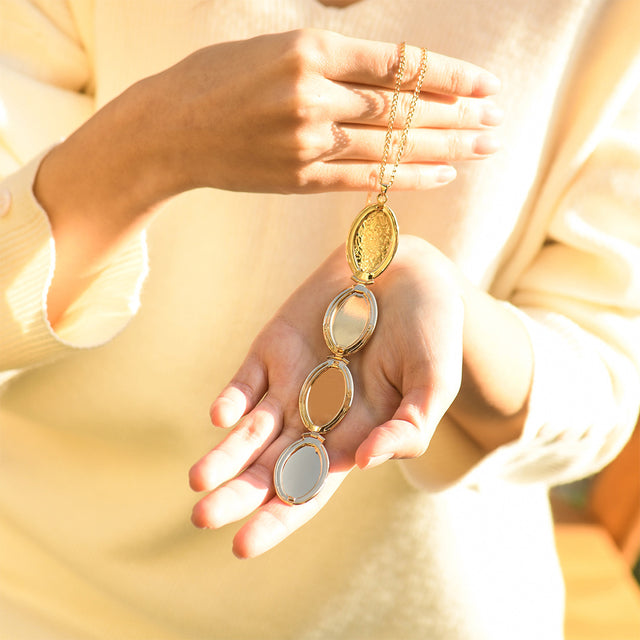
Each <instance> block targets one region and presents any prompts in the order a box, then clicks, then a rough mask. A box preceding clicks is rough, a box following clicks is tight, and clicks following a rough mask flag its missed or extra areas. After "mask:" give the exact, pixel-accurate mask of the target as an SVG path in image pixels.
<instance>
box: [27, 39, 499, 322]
mask: <svg viewBox="0 0 640 640" xmlns="http://www.w3.org/2000/svg"><path fill="white" fill-rule="evenodd" d="M265 60H268V61H269V63H268V64H265ZM419 60H420V51H419V49H417V48H416V47H408V49H407V70H406V72H405V78H406V87H407V88H412V86H413V84H415V80H416V77H417V73H418V67H419ZM397 64H398V47H397V45H393V44H388V43H380V42H370V41H366V40H357V39H353V38H347V37H344V36H340V35H338V34H335V33H330V32H324V31H314V30H301V31H293V32H288V33H282V34H273V35H266V36H260V37H257V38H253V39H250V40H246V41H239V42H228V43H222V44H216V45H213V46H211V47H207V48H204V49H200V50H198V51H196V52H194V53H193V54H192V55H190V56H189V57H187V58H186V59H184V60H182V61H181V62H179V63H178V64H176V65H175V66H173V67H171V68H169V69H167V70H166V71H164V72H162V73H159V74H157V75H155V76H152V77H149V78H145V79H143V80H141V81H139V82H137V83H136V84H135V85H133V86H132V87H131V88H129V89H128V90H126V91H125V92H123V93H122V94H121V95H119V96H118V97H116V98H115V99H114V100H113V101H112V102H110V103H109V104H107V105H106V106H105V107H104V108H102V109H101V110H100V111H98V112H97V113H96V114H95V115H94V116H93V117H92V118H91V119H90V120H88V121H87V122H86V123H85V124H84V125H83V126H82V127H80V129H78V130H77V131H76V132H75V133H73V134H72V135H71V136H70V137H69V138H67V139H66V140H65V141H64V142H63V143H62V144H60V145H58V146H56V147H55V148H54V149H53V150H52V151H51V152H50V153H49V154H48V155H47V156H46V157H45V158H44V160H43V162H42V164H41V167H40V171H39V173H38V175H37V177H36V181H35V185H34V191H35V194H36V197H37V198H38V200H39V201H40V202H41V203H42V205H43V207H44V208H45V210H46V211H47V213H48V215H49V218H50V220H51V227H52V230H53V235H54V239H55V243H56V270H55V274H54V279H53V282H52V285H51V288H50V290H49V294H48V316H49V321H50V322H51V324H52V325H53V326H54V327H55V325H56V323H57V322H58V321H59V319H60V318H61V316H62V315H63V314H64V311H65V309H66V308H67V307H68V306H69V305H70V304H71V302H73V300H74V299H75V298H77V296H78V295H79V294H80V293H81V292H82V291H83V290H84V289H85V288H86V287H87V286H89V285H90V284H91V282H92V281H93V279H94V278H95V277H96V275H97V274H98V273H99V272H100V270H101V269H102V268H104V266H105V264H107V263H108V261H109V259H110V257H111V256H112V255H113V253H114V251H116V250H117V249H118V247H119V246H121V244H122V243H123V242H124V241H125V240H126V239H127V238H128V237H130V236H131V234H133V233H135V232H137V231H138V230H139V229H140V228H141V227H143V226H145V225H147V224H148V223H149V221H150V219H151V217H152V216H153V214H154V212H155V211H156V210H157V208H158V205H160V204H161V203H162V202H163V201H164V200H166V199H167V198H170V197H171V196H174V195H176V194H178V193H181V192H183V191H187V190H189V189H193V188H196V187H213V188H217V189H230V190H237V191H254V192H265V193H266V192H278V193H313V192H320V191H340V190H362V191H367V190H371V189H373V188H375V184H376V179H377V171H378V163H379V161H380V160H379V159H380V153H381V149H382V146H383V141H384V135H385V131H386V125H387V121H388V108H389V105H390V103H391V98H392V96H393V86H394V78H395V71H396V69H397ZM498 87H499V83H498V81H497V79H496V78H495V77H494V76H492V75H491V74H489V73H487V72H486V71H484V70H482V69H480V68H478V67H476V66H474V65H471V64H468V63H464V62H462V61H459V60H455V59H451V58H447V57H445V56H439V55H438V54H436V53H432V54H430V55H429V71H428V73H427V77H426V79H425V82H424V84H423V93H422V95H421V100H420V103H419V105H418V108H417V110H416V114H415V117H414V121H413V128H414V131H413V132H412V136H411V138H410V141H409V145H408V148H407V150H406V152H405V155H404V158H403V163H402V165H401V166H400V168H399V170H398V174H397V177H396V180H395V183H394V189H396V190H399V189H429V188H433V187H436V186H440V185H442V184H446V183H447V182H450V181H451V180H452V179H453V178H454V177H455V171H454V170H453V168H452V167H450V166H449V164H448V163H450V162H453V161H462V160H470V159H479V158H483V157H486V156H487V155H489V154H491V153H493V152H494V151H495V150H496V149H497V148H498V146H499V144H498V142H497V139H496V138H495V136H493V134H492V133H491V131H490V127H491V126H492V125H495V124H498V123H499V121H500V120H501V114H500V112H499V110H498V109H496V107H495V106H494V105H492V104H491V103H490V102H488V101H487V100H483V99H482V98H484V97H485V96H487V95H489V94H492V93H495V92H496V91H497V90H498ZM408 98H409V95H408V92H407V95H403V100H401V104H400V111H401V112H404V111H406V109H405V108H404V107H406V103H407V101H408ZM396 125H397V126H398V127H402V125H403V121H402V117H399V118H398V120H397V122H396ZM398 133H399V132H398ZM69 176H73V177H74V179H73V180H70V179H69ZM79 177H81V178H82V179H79Z"/></svg>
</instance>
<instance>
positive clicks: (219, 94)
mask: <svg viewBox="0 0 640 640" xmlns="http://www.w3.org/2000/svg"><path fill="white" fill-rule="evenodd" d="M419 60H420V50H419V49H418V48H417V47H408V48H407V68H406V71H405V81H404V88H405V89H413V87H414V86H415V84H416V79H417V75H418V69H419ZM398 62H399V51H398V46H397V45H393V44H386V43H381V42H372V41H367V40H358V39H354V38H348V37H345V36H341V35H338V34H336V33H331V32H327V31H318V30H300V31H292V32H288V33H280V34H271V35H265V36H260V37H257V38H253V39H251V40H245V41H238V42H228V43H223V44H218V45H214V46H211V47H208V48H205V49H201V50H199V51H196V52H195V53H194V54H193V55H191V56H189V57H188V58H186V59H185V60H183V61H182V62H180V63H179V64H177V65H176V66H174V67H172V68H170V69H168V70H167V71H166V72H164V73H162V74H160V75H159V76H156V77H155V78H152V79H151V81H150V89H151V91H152V92H153V94H154V96H155V99H154V105H153V111H152V112H150V113H151V114H152V116H153V117H152V118H151V119H150V120H149V123H148V124H149V126H150V127H151V128H152V129H155V130H156V134H157V133H158V132H159V131H162V132H163V134H162V135H155V137H154V140H153V143H152V144H153V145H154V146H153V148H154V149H155V153H156V154H157V158H164V159H166V161H167V163H168V166H167V167H166V169H167V174H168V175H170V176H174V177H177V178H179V179H181V180H182V181H183V182H182V184H181V185H177V186H176V189H184V188H191V187H193V186H211V187H218V188H222V189H231V190H239V191H260V192H296V193H309V192H315V191H336V190H343V189H359V190H367V189H374V188H375V185H376V177H377V171H378V166H379V162H380V157H381V153H382V148H383V146H384V136H385V133H386V128H387V122H388V117H389V107H390V104H391V99H392V96H393V87H394V81H395V74H396V70H397V66H398ZM498 88H499V83H498V81H497V79H496V78H495V77H494V76H492V75H491V74H489V73H488V72H486V71H484V70H482V69H480V68H478V67H476V66H474V65H472V64H469V63H466V62H462V61H460V60H455V59H452V58H447V57H445V56H441V55H438V54H436V53H429V55H428V69H427V73H426V77H425V81H424V84H423V87H422V95H421V100H420V102H419V105H418V108H417V111H416V115H415V118H414V120H413V128H414V129H416V131H414V132H413V133H412V135H411V139H410V146H409V148H408V149H407V152H406V154H405V155H404V157H403V164H402V165H401V167H400V169H399V173H398V176H397V179H396V182H395V188H399V189H427V188H431V187H436V186H438V185H441V184H444V183H446V182H449V181H450V180H452V179H453V178H454V177H455V171H454V170H453V169H452V168H451V167H450V166H448V164H447V163H449V162H453V161H457V160H469V159H475V158H482V157H486V156H487V155H489V154H491V153H492V152H494V151H495V150H496V149H497V147H498V144H497V141H496V139H495V138H494V137H493V135H492V134H491V133H489V132H488V126H491V125H496V124H499V122H500V120H501V114H500V113H499V110H498V109H497V108H496V107H495V106H494V105H493V104H491V103H489V102H488V101H486V100H482V99H481V98H484V97H485V96H488V95H490V94H493V93H495V92H496V91H497V90H498ZM410 96H411V92H410V91H407V92H405V93H404V94H403V96H402V101H401V103H400V109H399V111H400V113H406V112H407V109H406V106H407V104H408V101H409V99H410ZM403 107H404V108H403ZM403 124H404V123H403V121H402V118H399V119H398V122H397V123H396V127H398V128H402V126H403ZM398 135H399V132H398Z"/></svg>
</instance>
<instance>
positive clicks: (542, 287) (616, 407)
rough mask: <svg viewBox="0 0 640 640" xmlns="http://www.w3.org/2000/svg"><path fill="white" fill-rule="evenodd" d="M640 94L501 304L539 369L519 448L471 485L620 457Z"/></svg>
mask: <svg viewBox="0 0 640 640" xmlns="http://www.w3.org/2000/svg"><path fill="white" fill-rule="evenodd" d="M639 114H640V90H638V89H636V90H635V92H634V93H633V95H632V97H631V99H630V100H629V102H628V104H627V106H626V108H625V109H623V111H622V112H621V113H620V115H619V116H618V117H617V119H616V120H615V123H614V125H613V126H612V127H611V128H610V129H609V130H608V131H607V133H606V135H605V136H604V137H603V138H602V139H601V141H600V143H599V144H598V145H597V146H596V148H595V150H594V151H593V153H592V154H591V155H590V157H589V158H588V160H587V161H586V163H585V164H584V165H583V167H582V168H581V170H580V171H579V173H578V174H577V175H576V176H575V178H574V180H573V181H572V183H571V184H570V185H569V187H568V188H567V189H566V191H565V192H564V194H563V197H562V198H561V199H560V201H559V202H558V205H557V209H556V211H555V214H554V216H553V219H552V221H551V225H550V227H549V231H548V236H547V240H546V242H545V243H544V245H543V247H542V249H541V250H540V252H539V254H538V255H537V256H536V258H535V260H534V261H533V262H532V263H531V264H530V266H529V268H528V269H527V270H526V271H525V272H524V273H523V275H522V277H521V278H520V280H519V282H518V283H517V286H516V288H515V291H514V293H513V296H512V298H511V300H510V301H509V302H510V304H511V306H512V309H513V310H514V312H515V313H517V314H518V315H519V316H520V318H521V319H522V320H523V322H524V324H525V326H526V328H527V329H528V332H529V335H530V338H531V343H532V347H533V353H534V359H535V372H534V379H533V383H532V388H531V394H530V399H529V413H528V418H527V420H526V424H525V427H524V431H523V434H522V436H521V438H520V439H519V440H518V441H516V442H514V443H511V444H509V445H506V446H504V447H501V448H499V449H498V450H496V451H495V452H493V453H492V454H490V455H489V456H487V458H485V459H484V460H483V461H482V462H481V463H480V464H479V465H478V466H477V467H476V468H475V469H474V470H473V471H472V472H471V474H470V475H469V477H468V480H469V481H471V480H474V481H478V482H480V481H482V479H483V478H484V479H487V478H488V477H496V476H499V477H503V478H507V479H509V480H511V481H515V482H544V483H548V484H558V483H563V482H568V481H572V480H575V479H578V478H581V477H585V476H587V475H590V474H592V473H595V472H597V471H598V470H599V469H601V468H602V467H603V466H604V465H606V464H607V463H608V462H610V461H611V460H612V459H613V458H614V457H615V456H616V455H617V453H618V452H619V451H620V449H621V448H622V447H623V446H624V444H625V442H626V440H627V439H628V438H629V436H630V435H631V433H632V431H633V428H634V426H635V424H636V419H637V414H638V403H639V402H640V115H639Z"/></svg>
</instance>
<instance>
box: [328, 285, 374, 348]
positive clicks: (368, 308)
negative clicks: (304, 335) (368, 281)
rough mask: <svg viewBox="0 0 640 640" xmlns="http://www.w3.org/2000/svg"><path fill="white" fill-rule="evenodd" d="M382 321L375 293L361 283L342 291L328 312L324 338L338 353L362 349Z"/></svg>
mask: <svg viewBox="0 0 640 640" xmlns="http://www.w3.org/2000/svg"><path fill="white" fill-rule="evenodd" d="M377 321H378V304H377V303H376V299H375V296H374V295H373V294H372V293H371V291H369V289H367V288H366V287H365V286H364V285H361V284H357V285H355V286H353V287H350V288H349V289H345V290H344V291H342V292H341V293H339V294H338V295H337V296H336V297H335V298H334V299H333V300H332V302H331V304H330V305H329V308H328V309H327V312H326V313H325V314H324V320H323V322H322V332H323V333H324V340H325V342H326V343H327V346H328V347H329V349H331V351H332V352H333V353H334V354H335V355H337V356H343V355H349V354H351V353H355V352H356V351H358V349H362V347H364V345H365V344H366V343H367V340H369V338H370V337H371V334H372V333H373V330H374V329H375V328H376V322H377Z"/></svg>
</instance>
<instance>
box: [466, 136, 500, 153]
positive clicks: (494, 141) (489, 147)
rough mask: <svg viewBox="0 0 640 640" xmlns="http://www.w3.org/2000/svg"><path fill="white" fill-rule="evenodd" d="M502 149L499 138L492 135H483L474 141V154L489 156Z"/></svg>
mask: <svg viewBox="0 0 640 640" xmlns="http://www.w3.org/2000/svg"><path fill="white" fill-rule="evenodd" d="M499 148H500V142H499V141H498V138H496V137H495V136H493V135H491V134H490V133H483V134H481V135H479V136H477V137H476V139H475V140H474V141H473V152H474V153H477V154H478V155H480V156H488V155H490V154H492V153H495V152H496V151H497V150H498V149H499Z"/></svg>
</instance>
